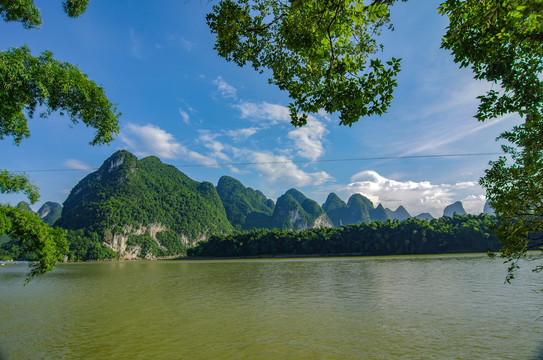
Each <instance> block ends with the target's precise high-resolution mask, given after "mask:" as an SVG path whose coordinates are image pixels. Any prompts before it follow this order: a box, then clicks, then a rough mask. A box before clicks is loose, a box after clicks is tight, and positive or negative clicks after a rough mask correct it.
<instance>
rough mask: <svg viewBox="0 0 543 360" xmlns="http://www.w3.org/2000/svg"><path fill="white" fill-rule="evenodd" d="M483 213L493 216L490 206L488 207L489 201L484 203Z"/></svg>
mask: <svg viewBox="0 0 543 360" xmlns="http://www.w3.org/2000/svg"><path fill="white" fill-rule="evenodd" d="M483 213H484V214H489V215H495V212H494V209H493V208H492V206H490V201H489V200H487V201H486V202H485V207H484V208H483Z"/></svg>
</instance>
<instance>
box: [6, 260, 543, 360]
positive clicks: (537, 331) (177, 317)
mask: <svg viewBox="0 0 543 360" xmlns="http://www.w3.org/2000/svg"><path fill="white" fill-rule="evenodd" d="M532 265H533V264H531V263H529V262H525V263H524V264H523V266H522V268H521V270H520V271H519V274H518V276H517V279H515V280H514V281H513V283H512V285H506V284H504V279H505V274H506V266H505V265H504V264H503V263H502V260H501V259H490V258H488V257H486V256H485V255H446V256H405V257H373V258H318V259H310V258H306V259H258V260H217V261H211V260H210V261H191V260H189V261H132V262H130V261H126V262H98V263H72V264H60V265H58V266H57V268H56V269H55V270H54V271H53V272H52V273H49V274H47V275H46V276H45V277H43V278H42V279H39V280H34V281H32V282H31V283H30V284H29V285H27V286H23V282H24V276H25V274H26V271H27V268H26V266H25V265H15V266H9V267H1V268H0V349H1V352H2V354H3V355H2V356H0V358H1V357H3V358H4V359H9V360H18V359H530V358H539V357H537V356H538V355H537V354H538V351H539V350H540V348H541V345H542V344H543V319H542V316H543V307H542V306H541V305H542V304H543V293H542V292H540V291H539V290H540V289H541V288H543V275H542V274H534V273H532V272H531V271H530V270H531V266H532Z"/></svg>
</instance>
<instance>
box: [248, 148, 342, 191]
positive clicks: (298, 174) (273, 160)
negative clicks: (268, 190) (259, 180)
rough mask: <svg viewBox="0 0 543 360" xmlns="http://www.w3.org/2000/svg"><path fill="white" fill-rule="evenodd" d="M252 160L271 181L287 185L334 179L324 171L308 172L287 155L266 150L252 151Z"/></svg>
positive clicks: (320, 183)
mask: <svg viewBox="0 0 543 360" xmlns="http://www.w3.org/2000/svg"><path fill="white" fill-rule="evenodd" d="M249 156H250V158H251V161H252V162H254V167H255V168H256V170H258V171H259V172H260V173H261V174H262V175H263V176H264V177H265V179H266V181H268V182H270V183H276V182H279V183H282V184H285V185H286V186H306V185H322V184H323V183H325V182H327V181H330V180H332V177H331V176H330V175H329V174H327V173H326V172H324V171H321V172H315V173H307V172H305V171H303V170H301V169H300V168H299V167H298V166H297V165H296V164H294V163H293V162H292V161H291V160H289V159H288V158H287V157H285V156H282V155H281V156H277V155H273V154H270V153H265V152H256V151H255V152H250V154H249Z"/></svg>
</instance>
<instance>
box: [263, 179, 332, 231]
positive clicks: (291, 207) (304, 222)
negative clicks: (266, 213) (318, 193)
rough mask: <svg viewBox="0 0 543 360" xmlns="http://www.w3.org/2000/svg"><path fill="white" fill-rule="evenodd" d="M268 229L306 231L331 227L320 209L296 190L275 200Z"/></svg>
mask: <svg viewBox="0 0 543 360" xmlns="http://www.w3.org/2000/svg"><path fill="white" fill-rule="evenodd" d="M270 225H271V226H268V228H278V229H285V230H306V229H310V228H317V227H332V226H333V224H332V221H331V220H330V218H329V217H328V215H326V212H325V211H324V210H323V209H322V207H321V206H320V205H319V204H318V203H317V202H316V201H314V200H311V199H309V198H307V197H306V196H305V195H304V194H302V193H301V192H300V191H298V190H296V189H290V190H288V191H287V192H286V193H285V194H283V195H281V196H280V197H279V198H278V199H277V203H276V204H275V208H274V210H273V215H272V216H271V221H270Z"/></svg>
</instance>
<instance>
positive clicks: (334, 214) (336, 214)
mask: <svg viewBox="0 0 543 360" xmlns="http://www.w3.org/2000/svg"><path fill="white" fill-rule="evenodd" d="M322 209H323V210H324V211H326V214H328V217H329V218H330V220H331V221H332V224H333V225H334V227H341V225H347V224H343V221H344V220H345V219H346V218H347V216H348V213H349V207H348V206H347V204H346V203H345V201H343V200H341V199H340V198H339V196H337V195H336V194H335V193H330V194H329V195H328V197H327V198H326V201H325V202H324V204H323V205H322Z"/></svg>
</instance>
